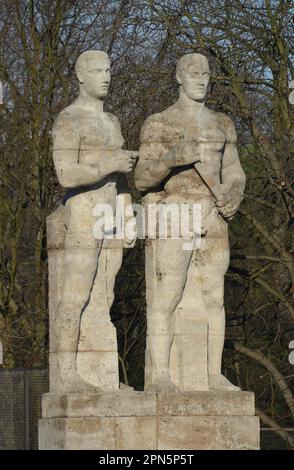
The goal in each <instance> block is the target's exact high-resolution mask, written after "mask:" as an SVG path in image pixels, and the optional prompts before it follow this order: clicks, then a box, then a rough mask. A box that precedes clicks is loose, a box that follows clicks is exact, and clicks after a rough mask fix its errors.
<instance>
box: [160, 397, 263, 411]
mask: <svg viewBox="0 0 294 470" xmlns="http://www.w3.org/2000/svg"><path fill="white" fill-rule="evenodd" d="M157 413H158V415H159V416H169V415H170V416H202V415H203V416H214V415H215V416H218V415H219V416H222V415H223V416H224V415H228V416H234V415H235V416H246V415H249V416H250V415H254V413H255V407H254V394H253V393H251V392H235V391H225V392H216V391H206V392H182V393H176V394H175V393H159V394H158V396H157Z"/></svg>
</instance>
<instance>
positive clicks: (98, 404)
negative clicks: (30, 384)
mask: <svg viewBox="0 0 294 470" xmlns="http://www.w3.org/2000/svg"><path fill="white" fill-rule="evenodd" d="M39 434H40V448H42V449H45V448H46V449H48V448H54V449H57V448H59V449H106V448H109V449H117V450H122V449H131V450H135V449H143V450H144V449H145V450H147V449H168V450H177V449H211V450H212V449H258V448H259V418H258V417H256V416H254V395H253V394H252V393H249V392H235V391H231V392H227V391H226V392H212V391H209V392H182V393H154V392H134V391H124V392H123V391H121V392H117V391H116V392H105V391H103V392H101V393H83V394H81V393H69V394H59V395H58V394H53V393H48V394H45V395H44V396H43V402H42V419H41V420H40V425H39ZM50 446H51V447H50Z"/></svg>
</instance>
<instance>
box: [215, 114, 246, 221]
mask: <svg viewBox="0 0 294 470" xmlns="http://www.w3.org/2000/svg"><path fill="white" fill-rule="evenodd" d="M227 122H228V124H227V141H226V144H225V149H224V153H223V157H222V166H221V185H220V190H221V196H220V201H219V203H218V206H219V207H225V206H226V208H227V210H226V212H227V213H228V214H227V216H228V217H232V216H233V215H234V214H235V212H237V210H238V208H239V205H240V202H241V200H242V198H243V194H244V190H245V184H246V176H245V173H244V171H243V169H242V167H241V163H240V159H239V155H238V150H237V136H236V132H235V128H234V125H233V123H232V121H231V120H230V119H229V120H228V121H227Z"/></svg>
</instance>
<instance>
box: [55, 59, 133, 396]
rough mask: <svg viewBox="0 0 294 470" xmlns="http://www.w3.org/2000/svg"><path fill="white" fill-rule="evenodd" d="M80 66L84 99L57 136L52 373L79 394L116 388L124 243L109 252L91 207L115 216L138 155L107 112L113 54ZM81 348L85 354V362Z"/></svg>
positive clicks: (59, 384)
mask: <svg viewBox="0 0 294 470" xmlns="http://www.w3.org/2000/svg"><path fill="white" fill-rule="evenodd" d="M75 70H76V74H77V77H78V80H79V84H80V94H79V97H78V99H77V100H76V101H75V102H74V103H73V104H71V105H70V106H68V107H67V108H65V109H64V110H63V111H62V112H61V113H60V114H59V116H58V117H57V119H56V121H55V123H54V128H53V133H52V134H53V143H54V148H53V158H54V165H55V169H56V173H57V176H58V180H59V183H60V184H61V186H63V187H64V188H66V189H67V190H68V192H67V195H66V197H65V202H64V209H63V212H62V214H63V221H64V228H65V234H64V237H65V238H64V261H63V274H62V286H61V293H60V295H59V301H58V304H57V307H56V311H55V312H54V325H53V329H52V331H53V332H54V334H53V335H52V337H51V340H50V343H51V355H50V356H51V364H50V368H51V369H52V370H51V377H52V376H53V381H54V383H55V384H56V386H55V388H56V389H57V390H58V391H59V392H60V391H62V392H68V391H71V392H72V391H74V392H78V391H82V390H85V389H90V388H91V386H94V387H95V386H99V384H101V388H102V389H115V388H117V386H116V384H117V383H118V371H117V354H115V352H116V343H115V345H114V344H111V345H110V344H109V343H110V342H111V341H110V340H109V338H107V335H108V332H110V334H111V335H112V331H113V330H114V332H115V329H114V327H113V325H112V324H111V321H110V317H109V309H110V307H111V304H112V302H113V288H114V282H115V277H116V274H117V272H118V270H119V268H120V266H121V261H122V249H123V246H122V243H121V246H119V247H118V248H116V249H107V248H106V247H104V244H105V243H104V242H105V240H104V239H103V238H102V239H96V238H95V236H94V233H93V228H94V224H95V221H96V220H97V217H95V216H94V215H93V211H94V208H95V206H96V205H97V204H98V203H103V204H108V205H110V206H111V208H112V209H113V212H114V213H115V206H116V195H117V188H118V186H121V187H122V188H123V189H122V193H124V194H125V197H126V198H130V197H129V195H128V189H127V184H126V177H125V174H127V173H129V172H130V171H131V170H132V168H133V164H134V162H135V160H136V158H137V155H136V153H135V152H130V151H125V150H122V149H121V148H122V145H123V143H124V140H123V137H122V134H121V131H120V124H119V121H118V119H117V118H116V117H115V116H113V115H112V114H109V113H106V112H104V111H103V99H104V98H105V97H106V96H107V93H108V87H109V82H110V61H109V57H108V55H107V54H106V53H105V52H102V51H87V52H84V53H83V54H81V55H80V56H79V58H78V60H77V62H76V67H75ZM130 243H131V242H130ZM52 275H53V274H52V273H51V276H52ZM50 321H51V320H50ZM83 324H84V327H83ZM114 338H115V333H114ZM112 339H113V338H112ZM107 341H108V343H107ZM115 341H116V340H115ZM79 344H80V346H79ZM79 349H80V350H81V352H84V353H85V354H84V355H83V354H81V355H80V359H79V356H78V351H79ZM112 353H113V354H112ZM93 354H94V355H93ZM95 354H96V355H95ZM78 359H79V360H78ZM77 364H78V365H77Z"/></svg>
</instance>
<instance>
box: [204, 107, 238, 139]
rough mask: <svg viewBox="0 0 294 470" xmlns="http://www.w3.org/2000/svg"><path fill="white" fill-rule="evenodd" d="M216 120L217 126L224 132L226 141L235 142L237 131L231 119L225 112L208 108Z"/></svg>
mask: <svg viewBox="0 0 294 470" xmlns="http://www.w3.org/2000/svg"><path fill="white" fill-rule="evenodd" d="M210 112H211V113H213V115H214V117H215V119H216V120H217V124H218V127H219V128H220V129H221V130H222V131H223V132H224V134H225V135H226V137H227V141H228V142H231V143H236V142H237V133H236V128H235V124H234V122H233V120H232V119H231V118H230V116H228V115H227V114H225V113H220V112H217V111H212V110H210Z"/></svg>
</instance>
